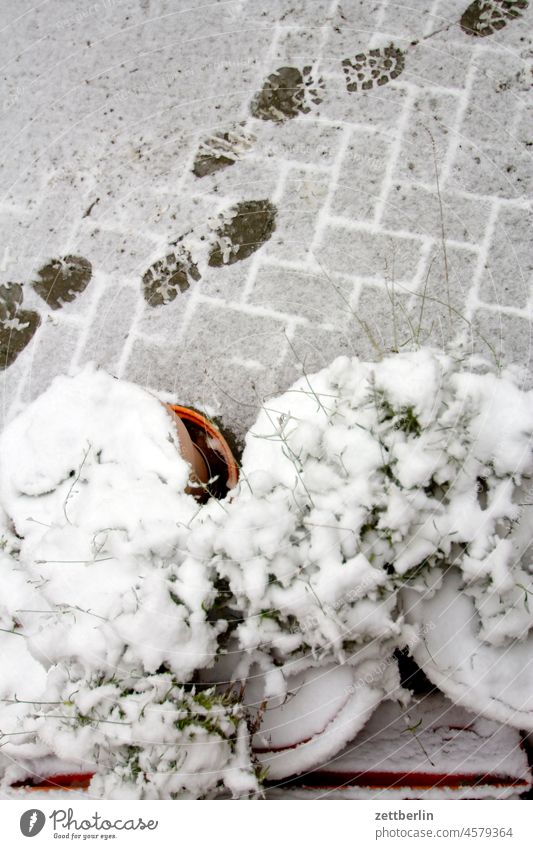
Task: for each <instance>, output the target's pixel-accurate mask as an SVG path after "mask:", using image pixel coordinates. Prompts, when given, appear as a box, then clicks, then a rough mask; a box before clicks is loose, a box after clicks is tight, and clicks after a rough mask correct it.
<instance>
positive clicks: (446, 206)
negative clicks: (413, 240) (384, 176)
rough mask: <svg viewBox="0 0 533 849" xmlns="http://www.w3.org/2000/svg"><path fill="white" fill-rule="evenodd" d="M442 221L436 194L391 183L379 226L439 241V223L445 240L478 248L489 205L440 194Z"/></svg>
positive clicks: (452, 193)
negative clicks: (402, 230)
mask: <svg viewBox="0 0 533 849" xmlns="http://www.w3.org/2000/svg"><path fill="white" fill-rule="evenodd" d="M441 202H442V217H441V210H440V204H439V196H438V193H437V191H436V190H433V191H432V190H429V189H426V188H425V187H424V186H418V185H416V184H413V183H408V182H402V183H396V182H395V183H394V184H393V185H392V186H391V188H390V192H389V194H388V196H387V200H386V203H385V209H384V213H383V218H382V223H383V226H384V227H387V228H389V229H392V230H394V229H396V228H401V229H405V230H410V231H411V232H413V233H420V234H421V235H423V236H432V237H433V238H436V239H440V238H441V236H442V223H443V221H444V230H445V233H446V238H447V239H454V240H456V241H459V242H470V243H472V244H474V245H475V244H478V243H479V242H480V241H481V240H482V238H483V235H484V233H485V228H486V223H487V218H488V211H489V204H488V203H486V202H483V201H480V200H479V199H478V198H474V197H468V196H465V195H460V194H457V193H456V192H446V191H443V192H441Z"/></svg>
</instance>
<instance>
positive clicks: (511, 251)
mask: <svg viewBox="0 0 533 849" xmlns="http://www.w3.org/2000/svg"><path fill="white" fill-rule="evenodd" d="M532 226H533V213H532V212H531V210H526V209H517V208H513V207H511V206H509V207H500V210H499V214H498V219H497V222H496V227H495V231H494V237H493V240H492V244H491V246H490V250H489V254H488V257H487V263H486V267H485V270H484V273H483V277H482V281H481V285H480V298H481V299H482V300H483V301H486V302H487V303H492V304H496V305H504V306H505V305H509V306H513V307H525V306H526V304H527V303H528V301H529V299H530V296H531V295H530V292H531V282H532V278H533V254H532V251H531V232H532Z"/></svg>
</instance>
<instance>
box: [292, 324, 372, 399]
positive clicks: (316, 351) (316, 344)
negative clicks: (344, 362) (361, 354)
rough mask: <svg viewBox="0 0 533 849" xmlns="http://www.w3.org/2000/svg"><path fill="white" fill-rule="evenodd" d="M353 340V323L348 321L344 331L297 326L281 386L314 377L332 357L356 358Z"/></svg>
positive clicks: (304, 325)
mask: <svg viewBox="0 0 533 849" xmlns="http://www.w3.org/2000/svg"><path fill="white" fill-rule="evenodd" d="M357 338H358V332H357V330H355V328H354V322H353V321H349V322H348V324H347V325H346V327H344V328H340V327H335V328H329V329H325V328H322V327H320V326H318V325H317V324H303V325H298V326H297V327H296V328H295V330H294V334H293V336H292V338H291V345H290V346H289V347H288V349H287V355H286V358H285V361H284V372H283V377H284V381H285V382H284V384H282V385H285V386H289V385H290V384H291V383H293V382H294V381H295V380H296V379H297V378H298V377H301V376H302V375H303V374H308V375H309V374H314V373H315V372H317V371H320V369H323V368H326V366H328V365H329V364H330V363H331V361H332V360H334V359H335V357H340V356H348V357H353V356H357V353H358V349H357V344H356V340H357ZM359 350H360V349H359Z"/></svg>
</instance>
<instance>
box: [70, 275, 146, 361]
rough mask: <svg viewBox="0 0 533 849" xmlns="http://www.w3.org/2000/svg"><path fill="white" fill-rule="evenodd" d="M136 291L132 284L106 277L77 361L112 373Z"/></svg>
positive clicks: (134, 305) (135, 302)
mask: <svg viewBox="0 0 533 849" xmlns="http://www.w3.org/2000/svg"><path fill="white" fill-rule="evenodd" d="M139 301H140V293H139V291H138V290H137V289H136V288H135V287H133V286H120V285H119V286H117V285H114V284H113V283H112V281H111V280H109V283H108V285H107V286H105V288H104V290H103V292H102V294H101V296H100V298H99V300H98V303H97V305H96V313H95V316H94V319H93V322H92V324H91V326H90V328H89V331H88V333H87V336H86V342H85V345H84V347H83V348H82V351H81V353H80V356H79V363H80V365H83V364H84V363H86V362H94V363H96V364H97V365H99V366H101V367H102V368H105V369H106V370H107V371H109V372H111V373H112V374H116V369H117V366H118V362H119V360H120V355H121V353H122V349H123V347H124V343H125V341H126V339H127V338H128V335H129V332H130V329H131V324H132V320H133V317H134V315H135V311H136V308H137V305H138V304H139Z"/></svg>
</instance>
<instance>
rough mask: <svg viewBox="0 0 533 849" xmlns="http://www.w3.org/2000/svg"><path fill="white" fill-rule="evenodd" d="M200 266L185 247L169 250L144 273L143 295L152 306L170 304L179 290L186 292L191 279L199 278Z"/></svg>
mask: <svg viewBox="0 0 533 849" xmlns="http://www.w3.org/2000/svg"><path fill="white" fill-rule="evenodd" d="M200 276H201V275H200V272H199V271H198V266H197V265H196V264H195V263H194V262H193V261H192V259H191V255H190V253H189V252H188V251H186V250H185V249H184V248H178V249H177V250H176V249H174V250H169V252H168V253H167V254H166V255H165V256H164V257H163V258H162V259H158V260H157V261H156V262H154V263H153V265H151V266H150V268H149V269H148V270H147V271H145V273H144V274H143V279H142V280H143V295H144V299H145V301H146V303H147V304H149V306H151V307H160V306H164V305H165V304H170V303H171V302H172V301H173V300H174V299H175V298H176V297H177V295H178V293H179V292H186V291H187V289H188V288H189V287H190V285H191V284H190V280H191V279H192V280H199V279H200Z"/></svg>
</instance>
